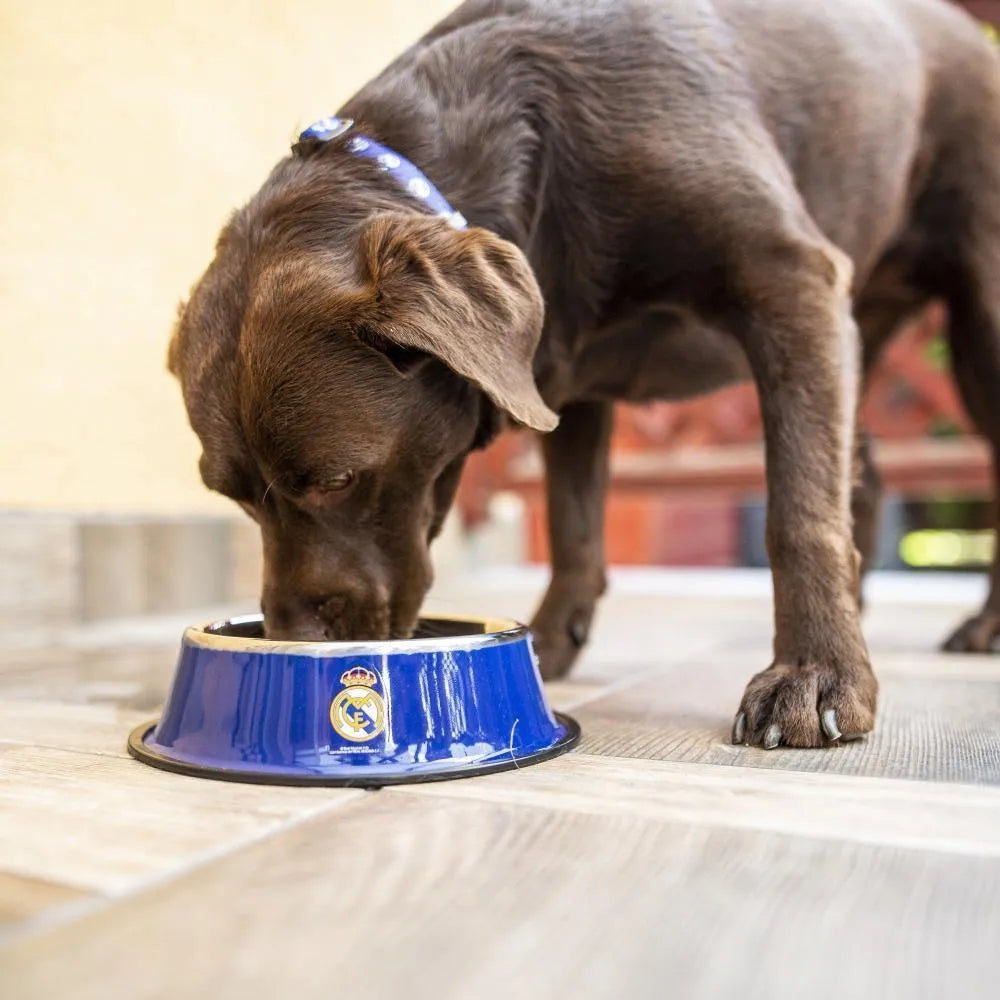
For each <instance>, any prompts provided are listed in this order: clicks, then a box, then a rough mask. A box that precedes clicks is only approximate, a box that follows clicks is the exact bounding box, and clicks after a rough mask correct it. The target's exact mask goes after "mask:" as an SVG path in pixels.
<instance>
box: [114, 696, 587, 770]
mask: <svg viewBox="0 0 1000 1000" xmlns="http://www.w3.org/2000/svg"><path fill="white" fill-rule="evenodd" d="M554 715H555V717H556V719H557V720H558V721H559V723H560V725H562V726H563V728H565V730H566V733H565V735H564V736H563V738H562V739H561V740H559V741H558V742H556V743H553V744H552V746H550V747H546V748H545V749H544V750H536V751H535V753H531V754H527V755H526V756H524V757H514V758H510V759H508V760H498V761H492V762H491V763H489V764H476V765H471V766H469V767H460V766H458V765H455V764H451V765H449V766H448V767H441V768H438V769H436V770H435V769H434V768H433V766H428V768H427V770H422V771H420V772H419V773H416V774H386V775H382V776H379V775H377V774H374V775H373V774H358V775H353V774H352V775H350V776H349V777H344V776H337V777H330V776H327V775H323V774H301V775H297V774H275V773H269V772H266V771H235V770H231V769H229V768H225V767H209V766H207V765H204V764H191V763H189V762H187V761H179V760H174V758H173V757H168V756H167V755H166V754H164V753H162V752H161V751H159V750H154V749H152V748H151V747H149V746H147V745H146V737H147V736H149V734H150V733H151V732H152V731H153V729H154V727H155V726H156V723H155V722H144V723H143V724H142V725H141V726H137V727H136V728H135V729H133V730H132V732H131V733H130V734H129V738H128V752H129V753H130V754H131V755H132V756H133V757H135V759H136V760H141V761H142V762H143V763H144V764H149V765H151V766H152V767H158V768H160V769H161V770H163V771H173V772H175V773H176V774H186V775H189V776H190V777H193V778H212V779H214V780H216V781H239V782H242V783H243V784H250V785H326V786H327V787H339V788H382V787H383V786H384V785H418V784H422V783H423V782H425V781H448V780H449V779H452V778H474V777H476V776H477V775H480V774H493V773H495V772H497V771H513V770H515V769H516V768H522V767H530V766H531V765H532V764H540V763H541V762H542V761H543V760H551V759H552V758H553V757H558V756H559V755H560V754H564V753H566V751H567V750H572V749H573V747H575V746H576V745H577V743H579V742H580V726H579V724H578V723H577V721H576V720H575V719H572V718H570V717H569V716H568V715H563V714H562V712H555V713H554ZM372 767H373V768H375V769H377V765H372ZM359 769H360V768H359Z"/></svg>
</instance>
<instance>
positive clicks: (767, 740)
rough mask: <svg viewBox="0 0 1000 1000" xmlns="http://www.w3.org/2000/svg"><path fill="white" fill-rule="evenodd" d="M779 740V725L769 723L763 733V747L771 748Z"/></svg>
mask: <svg viewBox="0 0 1000 1000" xmlns="http://www.w3.org/2000/svg"><path fill="white" fill-rule="evenodd" d="M780 742H781V726H778V725H771V726H768V727H767V732H766V733H764V749H765V750H773V749H774V748H775V747H776V746H777V745H778V744H779V743H780Z"/></svg>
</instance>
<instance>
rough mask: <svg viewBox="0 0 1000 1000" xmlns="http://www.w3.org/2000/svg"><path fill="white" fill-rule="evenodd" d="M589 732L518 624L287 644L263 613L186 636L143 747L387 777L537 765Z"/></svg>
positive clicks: (256, 772) (343, 779)
mask: <svg viewBox="0 0 1000 1000" xmlns="http://www.w3.org/2000/svg"><path fill="white" fill-rule="evenodd" d="M578 739H579V727H578V726H577V725H576V723H575V722H574V721H573V720H572V719H570V718H568V717H566V716H564V715H559V714H554V713H553V712H552V711H551V710H550V709H549V707H548V705H547V703H546V701H545V693H544V691H543V689H542V684H541V679H540V677H539V674H538V669H537V664H536V660H535V655H534V652H533V651H532V648H531V637H530V635H529V634H528V631H527V629H525V628H524V627H523V626H521V625H518V624H517V623H516V622H511V621H502V620H500V621H498V620H491V619H458V618H448V619H445V618H425V619H422V620H421V622H420V626H419V627H418V629H417V632H416V635H415V637H414V638H412V639H405V640H390V641H388V642H368V643H365V642H282V641H272V640H268V639H264V638H263V621H262V618H261V616H260V615H252V616H248V617H245V618H234V619H230V620H229V621H225V622H216V623H214V624H210V625H206V626H203V627H201V628H189V629H188V630H187V631H186V632H185V633H184V638H183V641H182V643H181V653H180V660H179V662H178V664H177V673H176V675H175V677H174V682H173V685H172V687H171V690H170V694H169V695H168V697H167V703H166V705H165V707H164V710H163V716H162V718H161V719H160V720H159V722H158V723H155V724H154V723H147V724H145V725H143V726H140V727H138V728H137V729H136V730H135V731H134V732H133V733H132V735H131V737H130V738H129V752H130V753H131V754H132V755H133V756H134V757H137V758H138V759H139V760H142V761H145V762H146V763H148V764H152V765H154V766H155V767H162V768H165V769H167V770H171V771H180V772H181V773H184V774H193V775H200V776H204V777H211V778H223V779H228V780H231V781H253V782H272V783H276V784H326V785H357V786H367V787H375V786H378V785H386V784H394V783H398V782H407V781H434V780H439V779H442V778H450V777H464V776H468V775H472V774H483V773H486V772H489V771H500V770H506V769H508V768H513V767H523V766H525V765H527V764H533V763H536V762H538V761H540V760H545V759H547V758H549V757H554V756H556V755H557V754H560V753H563V752H565V751H566V750H568V749H570V747H572V746H574V745H575V744H576V742H577V740H578Z"/></svg>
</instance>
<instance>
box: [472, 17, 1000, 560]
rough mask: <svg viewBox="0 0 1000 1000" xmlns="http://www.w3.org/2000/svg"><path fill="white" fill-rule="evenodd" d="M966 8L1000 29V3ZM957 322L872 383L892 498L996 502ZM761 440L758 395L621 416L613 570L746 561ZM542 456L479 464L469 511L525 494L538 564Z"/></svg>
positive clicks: (737, 394) (873, 414)
mask: <svg viewBox="0 0 1000 1000" xmlns="http://www.w3.org/2000/svg"><path fill="white" fill-rule="evenodd" d="M961 6H964V7H966V8H968V9H969V10H970V12H972V13H973V14H974V15H975V16H977V17H979V18H980V19H983V20H989V21H991V22H992V23H994V24H1000V0H968V2H965V3H962V4H961ZM946 322H947V317H946V315H945V312H944V309H943V308H942V307H941V306H940V305H939V304H934V305H932V306H931V307H930V308H928V310H927V311H926V312H925V313H924V314H923V315H922V316H921V317H920V318H919V319H918V320H917V321H915V322H913V323H911V324H910V325H909V326H908V327H907V328H906V329H905V330H904V331H902V332H901V333H900V335H899V336H898V337H897V338H896V339H895V340H894V341H893V342H892V343H891V344H890V346H889V348H888V349H887V350H886V352H885V355H884V357H883V358H882V360H881V362H880V364H879V366H878V368H877V369H876V371H875V372H874V373H873V376H872V378H871V381H870V383H869V389H868V392H867V399H866V403H865V406H864V412H863V419H864V424H865V426H866V427H867V428H868V430H869V431H870V432H871V434H872V436H873V437H874V438H875V439H876V440H877V441H880V442H898V443H899V445H900V446H899V447H897V449H896V450H897V456H896V462H895V463H894V464H892V465H891V467H890V468H889V469H888V470H887V475H886V479H887V481H888V483H887V485H888V486H889V487H890V488H892V487H893V486H896V487H897V488H900V489H904V490H905V489H906V488H907V486H910V487H914V486H915V487H920V486H926V485H927V484H928V483H929V484H931V485H933V486H940V487H944V488H946V489H947V488H948V487H949V486H950V487H954V488H959V489H962V490H964V491H967V492H974V493H976V492H982V494H984V495H985V494H986V492H987V484H988V468H987V460H986V454H985V451H983V450H981V449H979V448H978V447H976V446H974V445H973V443H972V442H971V441H969V439H968V435H969V432H970V431H971V427H970V425H969V423H968V420H967V417H966V415H965V413H964V411H963V409H962V406H961V404H960V402H959V399H958V396H957V394H956V391H955V389H954V386H953V384H952V381H951V378H950V376H949V372H948V356H947V347H946V341H945V337H944V335H943V333H944V329H945V324H946ZM760 440H761V423H760V412H759V409H758V405H757V396H756V390H755V389H754V387H753V386H752V385H743V386H735V387H733V388H730V389H725V390H723V391H721V392H717V393H713V394H712V395H709V396H704V397H699V398H696V399H692V400H688V401H685V402H681V403H659V404H653V405H649V406H642V407H635V406H624V405H622V406H619V407H618V408H617V410H616V422H615V434H614V438H613V443H612V472H613V475H612V491H611V496H610V498H609V503H608V511H607V518H606V537H607V555H608V559H609V561H610V562H612V563H618V564H627V563H655V564H666V565H671V564H673V565H717V566H718V565H732V564H734V563H735V562H737V561H738V555H739V549H740V538H739V532H740V526H739V509H740V505H741V503H742V502H743V500H745V499H746V498H747V497H748V496H753V495H754V494H756V495H759V493H760V478H761V476H760V466H761V460H760V445H759V442H760ZM906 442H908V443H909V444H908V445H904V443H906ZM687 449H697V450H696V451H694V452H689V451H688V450H687ZM534 451H535V443H534V440H533V437H532V436H531V435H526V434H508V435H505V436H503V437H501V439H500V440H498V441H497V442H496V443H495V444H494V445H493V446H492V447H491V448H490V449H488V450H487V451H486V452H483V453H479V454H476V455H473V456H472V457H471V458H470V460H469V463H468V466H467V469H466V473H465V475H464V477H463V480H462V485H461V487H460V490H459V498H458V503H459V508H460V510H461V512H462V515H463V517H464V520H465V523H466V524H467V525H468V526H473V525H475V524H477V523H479V522H481V521H482V520H484V519H485V518H486V517H487V516H488V507H489V500H490V497H491V496H492V495H493V494H494V493H495V492H497V491H498V490H507V489H515V490H517V491H518V492H519V493H520V494H521V495H522V496H523V497H524V498H525V500H526V513H527V520H526V531H527V539H526V541H527V548H528V555H529V558H530V559H532V560H533V561H542V560H544V559H546V558H547V554H548V546H547V541H546V529H545V509H544V498H543V490H542V484H541V473H540V466H539V463H538V461H537V457H534Z"/></svg>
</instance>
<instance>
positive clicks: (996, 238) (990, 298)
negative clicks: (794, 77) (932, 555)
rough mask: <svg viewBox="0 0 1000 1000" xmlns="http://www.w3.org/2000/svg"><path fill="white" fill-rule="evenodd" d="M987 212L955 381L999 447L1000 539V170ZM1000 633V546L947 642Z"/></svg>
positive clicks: (961, 297) (964, 308)
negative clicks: (970, 609)
mask: <svg viewBox="0 0 1000 1000" xmlns="http://www.w3.org/2000/svg"><path fill="white" fill-rule="evenodd" d="M981 197H982V199H983V202H984V204H983V206H982V215H981V216H980V217H979V218H978V219H977V220H976V222H975V224H974V225H973V227H972V229H973V235H971V238H970V239H969V241H968V242H967V243H966V246H965V249H964V251H963V257H962V259H963V261H964V264H963V267H962V269H961V271H960V273H958V274H956V275H953V276H952V281H953V285H952V288H951V291H950V294H949V295H948V302H949V308H950V313H951V321H950V329H949V341H950V346H951V355H952V366H953V370H954V375H955V381H956V382H957V383H958V387H959V392H960V394H961V397H962V400H963V401H964V403H965V407H966V409H967V411H968V413H969V416H970V417H971V419H972V421H973V423H974V425H975V426H976V428H977V429H978V430H979V432H980V433H981V434H982V435H983V436H984V437H985V438H986V439H987V440H988V441H989V442H990V444H991V445H992V447H993V471H994V483H995V488H994V504H995V505H996V506H995V518H994V526H995V528H996V529H997V535H996V537H1000V284H998V281H1000V172H998V174H997V177H996V179H995V180H994V181H993V186H992V188H991V189H989V190H984V191H982V192H981ZM998 636H1000V545H996V546H995V552H994V556H993V566H992V569H991V573H990V589H989V595H988V597H987V598H986V603H985V605H984V606H983V607H982V609H981V610H980V611H979V613H978V614H976V615H974V616H973V617H972V618H970V619H969V620H968V621H966V622H964V623H963V624H962V625H961V626H960V627H959V628H958V629H957V630H956V631H955V632H954V634H953V635H952V636H951V637H950V638H949V639H948V640H947V641H946V642H945V644H944V648H945V649H947V650H949V651H951V652H961V653H986V652H989V651H990V650H991V649H992V647H993V645H994V643H995V641H996V639H997V637H998Z"/></svg>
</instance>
